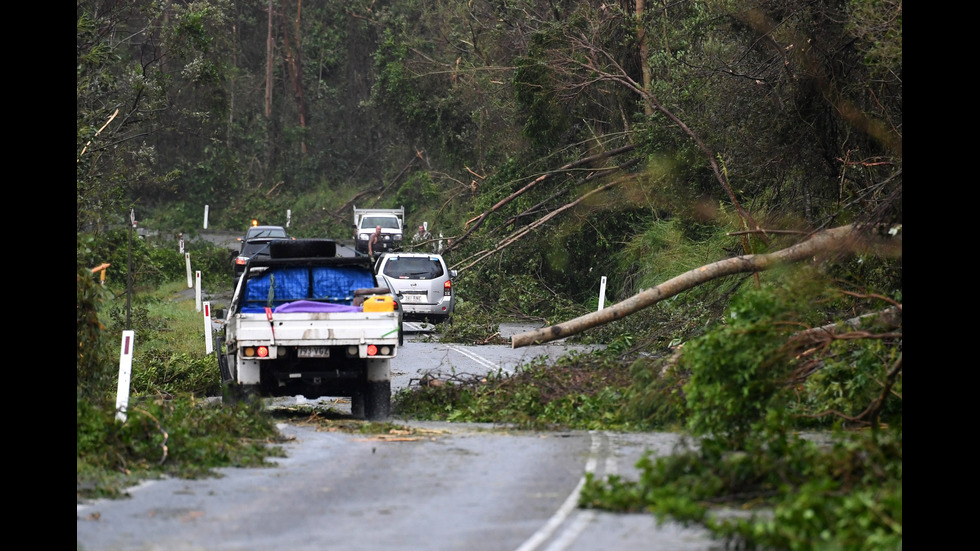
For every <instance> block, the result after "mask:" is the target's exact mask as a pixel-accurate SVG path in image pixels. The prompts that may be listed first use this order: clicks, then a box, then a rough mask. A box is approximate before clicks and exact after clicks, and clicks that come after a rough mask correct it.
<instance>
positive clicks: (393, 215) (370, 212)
mask: <svg viewBox="0 0 980 551" xmlns="http://www.w3.org/2000/svg"><path fill="white" fill-rule="evenodd" d="M378 226H381V241H380V242H379V243H378V245H377V246H376V247H374V251H373V252H374V253H375V254H377V253H387V252H391V251H398V250H401V248H402V246H403V245H404V240H405V207H401V208H397V209H359V208H357V206H356V205H355V206H354V250H356V251H357V252H359V253H364V254H367V252H368V240H369V239H371V234H372V233H374V231H375V229H377V227H378Z"/></svg>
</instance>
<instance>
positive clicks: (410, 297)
mask: <svg viewBox="0 0 980 551" xmlns="http://www.w3.org/2000/svg"><path fill="white" fill-rule="evenodd" d="M402 301H404V302H411V303H413V304H414V303H417V302H425V295H402Z"/></svg>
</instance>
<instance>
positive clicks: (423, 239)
mask: <svg viewBox="0 0 980 551" xmlns="http://www.w3.org/2000/svg"><path fill="white" fill-rule="evenodd" d="M430 240H432V234H431V233H429V230H427V229H425V226H419V231H418V232H416V234H415V235H413V236H412V249H413V250H416V251H421V250H422V249H423V248H424V247H425V244H426V243H428V242H429V241H430Z"/></svg>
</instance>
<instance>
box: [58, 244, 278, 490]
mask: <svg viewBox="0 0 980 551" xmlns="http://www.w3.org/2000/svg"><path fill="white" fill-rule="evenodd" d="M118 239H119V236H118V234H114V233H109V234H104V235H101V236H98V237H93V236H80V238H79V241H78V243H79V250H78V255H79V258H80V259H83V258H91V257H94V258H98V256H97V255H100V254H107V255H110V256H109V257H108V258H110V259H114V258H115V257H113V256H111V255H112V254H113V251H112V244H113V243H116V242H117V241H118ZM134 245H136V243H135V242H134ZM134 250H136V251H137V252H138V255H139V256H138V258H139V264H137V265H138V266H140V270H141V273H146V274H166V273H167V270H168V269H167V268H166V264H167V263H169V262H171V261H172V260H173V256H174V255H173V254H172V253H164V252H162V251H159V250H157V249H155V248H154V247H153V246H152V245H151V244H145V243H143V242H142V240H140V244H139V246H135V247H134ZM134 256H136V255H135V254H134ZM80 262H81V260H80ZM223 268H224V269H227V267H226V266H225V267H223ZM159 277H164V276H163V275H160V276H159ZM97 279H98V274H92V273H91V271H90V270H89V269H87V268H84V267H79V269H78V282H77V286H78V307H77V314H78V320H77V326H76V329H77V339H76V341H77V343H78V354H77V363H76V368H77V369H76V377H77V389H78V391H77V399H76V408H77V411H76V420H77V434H76V444H77V451H78V459H77V472H76V474H77V479H78V496H79V497H80V498H81V497H99V496H107V497H118V496H121V495H123V494H124V492H125V487H127V486H129V485H132V484H133V483H135V482H136V481H138V480H139V479H142V478H148V477H155V476H159V475H162V474H169V475H172V476H184V477H194V476H204V475H206V474H207V473H208V472H209V471H210V470H211V469H212V468H215V467H223V466H246V465H257V464H262V462H263V460H264V458H266V457H269V456H274V455H278V454H281V450H279V449H278V448H270V447H268V446H267V444H268V443H269V442H272V441H274V440H275V438H276V435H277V432H276V429H275V424H274V423H273V422H272V421H271V419H269V418H268V416H266V415H265V414H264V412H262V411H261V409H260V408H258V407H254V408H251V409H246V407H247V406H245V405H243V406H240V407H237V408H222V407H214V406H213V405H212V402H213V400H214V398H205V397H217V396H220V381H219V377H218V368H217V361H216V359H215V357H214V355H213V354H205V353H204V335H203V331H204V323H203V318H202V317H201V313H200V312H197V311H196V308H195V302H194V300H193V295H190V297H189V298H188V296H187V291H188V289H187V281H186V275H185V274H184V273H183V272H182V273H181V276H180V279H179V280H177V281H174V282H169V283H163V284H161V285H160V286H159V287H158V288H155V289H152V290H149V291H140V290H136V291H135V292H134V293H133V294H132V296H131V297H129V298H128V302H127V294H126V293H125V292H124V291H123V292H118V293H115V294H114V293H112V292H110V289H112V288H115V289H119V288H120V286H123V287H124V286H125V284H124V283H119V282H115V283H114V284H113V285H110V284H108V283H107V284H106V285H105V286H103V285H100V284H99V283H97ZM110 281H111V279H110ZM127 318H128V321H129V323H128V328H129V329H132V330H133V331H134V333H135V339H134V346H133V349H134V354H133V364H132V374H131V380H130V389H129V407H128V409H127V411H126V421H125V422H122V421H121V420H117V419H116V414H117V412H116V408H115V398H116V392H117V385H116V375H117V373H118V357H119V356H118V352H113V351H112V349H113V347H116V346H118V343H119V335H121V333H122V331H123V330H124V329H127Z"/></svg>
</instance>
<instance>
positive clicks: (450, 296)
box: [375, 253, 456, 324]
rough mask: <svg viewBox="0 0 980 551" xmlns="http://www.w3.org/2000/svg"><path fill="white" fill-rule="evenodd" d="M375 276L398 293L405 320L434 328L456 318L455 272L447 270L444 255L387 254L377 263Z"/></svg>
mask: <svg viewBox="0 0 980 551" xmlns="http://www.w3.org/2000/svg"><path fill="white" fill-rule="evenodd" d="M375 272H376V273H377V274H378V275H379V276H383V277H384V278H385V279H386V280H388V285H389V286H390V287H391V288H392V289H393V290H394V291H395V292H396V293H398V297H397V300H398V302H399V303H400V304H401V307H402V312H403V313H404V317H405V319H406V320H416V321H428V322H429V323H434V324H435V323H441V322H444V321H446V320H448V319H449V318H450V317H451V316H452V315H453V308H454V307H455V305H456V292H455V291H454V290H453V280H454V279H456V270H450V269H449V268H448V267H447V266H446V261H445V260H443V258H442V255H438V254H429V253H388V254H385V255H383V256H382V257H381V258H380V259H379V260H378V263H377V264H376V267H375Z"/></svg>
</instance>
